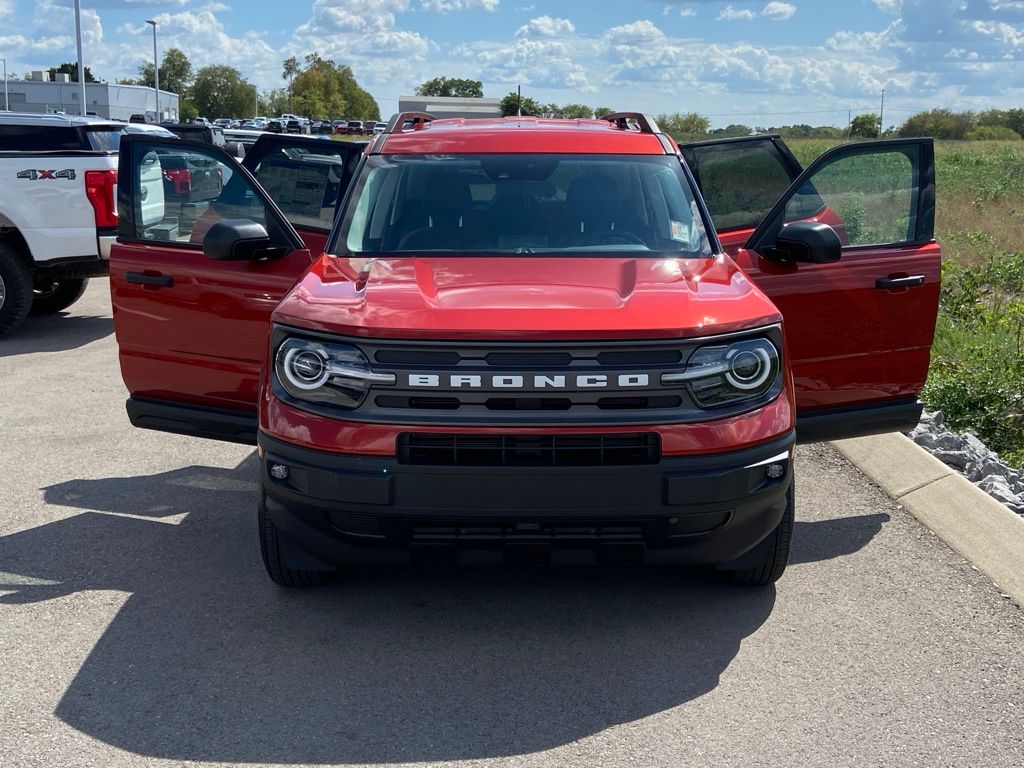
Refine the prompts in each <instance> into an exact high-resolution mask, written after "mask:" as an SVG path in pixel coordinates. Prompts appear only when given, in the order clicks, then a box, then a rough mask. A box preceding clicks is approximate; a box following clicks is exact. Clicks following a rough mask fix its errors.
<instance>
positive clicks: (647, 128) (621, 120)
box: [598, 112, 661, 133]
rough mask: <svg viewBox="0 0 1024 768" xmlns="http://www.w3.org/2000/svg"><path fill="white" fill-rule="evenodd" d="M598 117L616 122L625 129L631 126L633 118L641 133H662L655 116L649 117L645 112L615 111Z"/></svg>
mask: <svg viewBox="0 0 1024 768" xmlns="http://www.w3.org/2000/svg"><path fill="white" fill-rule="evenodd" d="M598 119H600V120H607V121H608V122H610V123H615V124H616V125H617V126H618V127H619V128H622V129H623V130H626V129H628V128H629V121H630V120H632V121H633V122H634V123H636V125H637V127H638V128H639V129H640V133H661V129H660V128H659V127H658V124H657V123H656V122H654V118H651V117H648V116H647V115H645V114H644V113H643V112H615V113H614V114H611V115H605V116H604V117H601V118H598Z"/></svg>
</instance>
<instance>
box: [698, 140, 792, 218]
mask: <svg viewBox="0 0 1024 768" xmlns="http://www.w3.org/2000/svg"><path fill="white" fill-rule="evenodd" d="M780 144H781V140H779V139H776V138H774V137H771V136H766V137H764V138H761V137H758V138H755V139H748V138H742V139H735V140H731V141H718V142H710V143H706V144H690V145H686V146H684V147H683V148H682V151H683V156H684V157H685V158H686V161H687V163H688V164H689V166H690V168H691V169H692V170H693V172H694V175H695V176H696V178H697V184H698V186H699V187H700V190H701V194H702V195H703V196H704V201H705V203H706V204H707V207H708V211H709V212H710V213H711V220H712V221H713V222H714V224H715V229H716V230H717V231H718V232H728V231H731V230H737V229H753V228H754V227H756V226H757V225H758V223H759V222H760V221H761V219H763V218H764V217H765V216H766V215H767V214H768V212H769V211H770V210H771V209H772V206H773V205H775V202H776V201H777V200H778V199H779V198H780V197H781V196H782V194H783V193H784V192H785V191H786V190H787V189H789V186H790V184H791V183H792V182H793V180H794V179H795V178H796V177H797V176H798V175H799V174H800V166H799V164H798V163H797V162H796V160H795V159H793V157H792V155H789V153H788V151H784V149H783V147H782V146H780ZM787 155H788V156H787Z"/></svg>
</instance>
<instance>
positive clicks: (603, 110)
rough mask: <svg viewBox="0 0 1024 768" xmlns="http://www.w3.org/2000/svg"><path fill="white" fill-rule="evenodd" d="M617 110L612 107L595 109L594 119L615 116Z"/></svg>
mask: <svg viewBox="0 0 1024 768" xmlns="http://www.w3.org/2000/svg"><path fill="white" fill-rule="evenodd" d="M614 114H615V110H614V109H612V108H611V107H595V108H594V117H604V116H605V115H614Z"/></svg>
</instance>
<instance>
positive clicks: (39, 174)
mask: <svg viewBox="0 0 1024 768" xmlns="http://www.w3.org/2000/svg"><path fill="white" fill-rule="evenodd" d="M18 178H19V179H31V180H32V181H41V180H43V179H54V180H56V179H67V180H68V181H74V179H75V169H74V168H65V169H64V170H63V171H40V170H36V169H35V168H30V169H29V170H26V171H18Z"/></svg>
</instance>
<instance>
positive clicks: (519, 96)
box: [516, 85, 523, 117]
mask: <svg viewBox="0 0 1024 768" xmlns="http://www.w3.org/2000/svg"><path fill="white" fill-rule="evenodd" d="M522 116H523V86H521V85H517V86H516V117H522Z"/></svg>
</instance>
